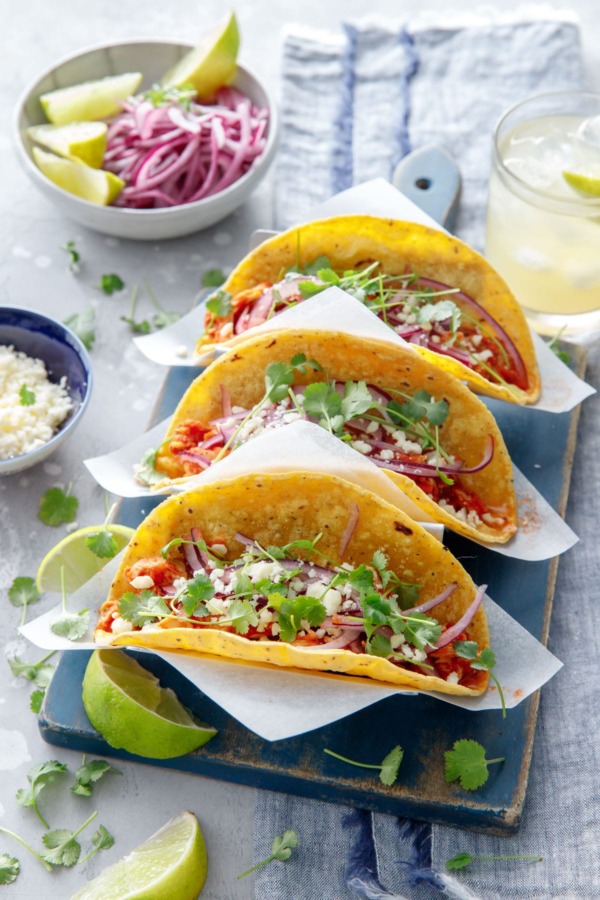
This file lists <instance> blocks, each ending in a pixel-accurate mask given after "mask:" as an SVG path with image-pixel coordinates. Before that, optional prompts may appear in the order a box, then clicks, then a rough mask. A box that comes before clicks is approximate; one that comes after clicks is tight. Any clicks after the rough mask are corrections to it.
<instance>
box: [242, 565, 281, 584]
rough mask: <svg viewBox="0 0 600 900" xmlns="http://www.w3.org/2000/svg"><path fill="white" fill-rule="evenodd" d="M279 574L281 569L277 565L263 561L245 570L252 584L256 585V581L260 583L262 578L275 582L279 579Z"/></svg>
mask: <svg viewBox="0 0 600 900" xmlns="http://www.w3.org/2000/svg"><path fill="white" fill-rule="evenodd" d="M281 572H282V567H281V566H280V565H279V563H275V562H267V560H263V559H261V560H259V561H258V562H255V563H252V565H251V566H248V568H247V569H246V575H247V576H248V578H249V579H250V581H252V582H253V583H254V584H256V582H257V581H262V579H263V578H270V579H271V580H275V579H276V578H279V577H280V575H281Z"/></svg>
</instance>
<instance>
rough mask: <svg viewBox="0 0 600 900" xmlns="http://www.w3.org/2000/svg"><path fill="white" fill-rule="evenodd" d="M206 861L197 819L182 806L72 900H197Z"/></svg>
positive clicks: (203, 880) (80, 890) (203, 877)
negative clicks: (173, 815) (181, 808)
mask: <svg viewBox="0 0 600 900" xmlns="http://www.w3.org/2000/svg"><path fill="white" fill-rule="evenodd" d="M207 864H208V862H207V855H206V845H205V843H204V837H203V835H202V831H201V829H200V825H199V824H198V820H197V818H196V816H195V815H194V814H193V813H191V812H188V811H187V810H183V811H182V812H181V813H179V815H178V816H175V818H173V819H171V821H170V822H167V824H166V825H164V826H163V827H162V828H160V829H159V830H158V831H157V832H156V833H155V834H153V835H152V836H151V837H149V838H148V839H147V840H146V841H144V842H143V843H142V844H140V845H139V846H138V847H136V848H135V850H132V852H131V853H129V854H128V855H127V856H126V857H125V858H124V859H121V860H119V861H118V862H116V863H114V864H113V865H112V866H108V867H107V868H106V869H104V870H103V871H102V872H100V874H99V875H98V876H97V877H96V878H94V879H93V880H92V881H90V882H89V884H86V885H85V886H84V887H82V888H80V889H79V890H78V891H77V892H76V893H75V894H73V895H72V897H71V898H70V900H109V898H110V900H149V898H151V900H196V897H197V896H198V894H199V893H200V891H201V890H202V888H203V886H204V882H205V880H206V870H207Z"/></svg>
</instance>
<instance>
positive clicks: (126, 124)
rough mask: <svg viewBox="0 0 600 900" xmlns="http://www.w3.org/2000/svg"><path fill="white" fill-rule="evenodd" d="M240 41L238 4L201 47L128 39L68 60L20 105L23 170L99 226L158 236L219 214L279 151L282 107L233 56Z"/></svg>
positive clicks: (198, 225) (246, 191) (187, 229)
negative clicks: (278, 133) (277, 143)
mask: <svg viewBox="0 0 600 900" xmlns="http://www.w3.org/2000/svg"><path fill="white" fill-rule="evenodd" d="M238 45H239V35H238V32H237V24H236V22H235V17H234V16H233V15H232V14H231V15H229V16H228V17H227V18H226V19H225V20H224V21H223V23H221V24H220V25H218V26H217V27H216V29H214V30H213V31H212V32H211V33H210V34H209V35H208V36H207V37H206V38H205V39H204V41H202V42H201V43H200V44H199V45H198V46H196V47H190V45H189V44H182V43H176V42H173V41H162V40H147V39H145V40H135V41H123V42H118V43H114V44H104V45H100V46H96V47H92V48H89V49H87V50H83V51H81V52H79V53H77V54H75V55H72V56H69V57H67V58H66V59H63V60H61V61H60V62H59V63H58V64H57V65H55V66H53V67H52V68H51V69H50V70H48V71H47V72H45V73H44V74H43V75H41V76H40V77H38V78H37V79H36V80H35V82H34V83H33V84H31V85H30V86H29V87H28V88H27V90H26V91H25V92H24V94H23V95H22V97H21V99H20V101H19V103H18V105H17V108H16V111H15V116H14V135H15V141H16V145H17V149H18V154H19V158H20V160H21V162H22V164H23V166H24V167H25V171H26V172H27V174H28V175H29V177H30V178H31V180H32V182H33V183H34V184H35V185H36V187H37V188H39V189H40V190H41V191H42V193H43V194H44V195H45V196H46V197H47V198H48V199H49V200H50V201H51V202H52V203H54V204H55V205H56V206H57V207H58V208H59V209H60V210H61V212H62V213H64V214H65V215H67V216H68V217H69V218H71V219H73V220H75V221H76V222H79V223H80V224H82V225H85V226H87V227H89V228H93V229H95V230H96V231H100V232H103V233H104V234H108V235H113V236H116V237H126V238H132V239H135V240H158V239H163V238H173V237H178V236H180V235H184V234H191V233H193V232H195V231H199V230H201V229H203V228H207V227H209V226H210V225H213V224H215V223H216V222H218V221H220V220H221V219H223V218H225V217H226V216H228V215H229V214H230V213H232V212H233V211H234V210H235V209H236V208H237V207H239V206H240V205H241V204H242V203H244V202H245V201H246V200H247V199H248V197H249V196H250V194H251V193H252V192H253V191H254V189H255V188H256V187H257V186H258V184H259V183H260V181H261V180H262V179H263V178H264V176H265V175H266V173H267V171H268V169H269V166H270V164H271V162H272V161H273V158H274V154H275V149H276V138H277V113H276V109H275V105H274V103H273V100H272V98H271V96H270V95H269V92H268V91H267V89H266V88H265V86H264V85H263V84H262V83H261V82H260V81H259V80H258V78H257V77H256V76H255V75H253V74H252V73H251V72H250V71H249V70H248V69H246V68H244V67H243V66H240V65H238V64H237V50H238ZM194 91H196V92H197V93H196V94H195V93H194ZM132 98H133V99H132ZM205 98H206V99H205ZM135 153H137V156H135V155H134V154H135Z"/></svg>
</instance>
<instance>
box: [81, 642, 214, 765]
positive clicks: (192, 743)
mask: <svg viewBox="0 0 600 900" xmlns="http://www.w3.org/2000/svg"><path fill="white" fill-rule="evenodd" d="M82 696H83V705H84V707H85V711H86V712H87V714H88V718H89V720H90V722H91V723H92V725H93V726H94V728H95V729H96V731H98V732H99V733H100V734H101V735H102V737H103V738H104V740H105V741H107V742H108V743H109V744H110V745H111V747H115V748H116V749H119V748H122V749H123V750H127V752H128V753H135V754H137V756H144V757H147V758H149V759H171V758H172V757H174V756H183V755H184V753H191V751H192V750H196V749H197V748H198V747H202V745H203V744H206V742H207V741H210V739H211V738H213V737H214V736H215V734H216V733H217V730H216V728H211V727H210V726H209V725H204V724H203V723H201V722H198V721H197V720H196V719H195V718H194V717H193V716H192V714H191V713H190V712H188V710H187V709H186V708H185V707H184V706H182V704H181V703H180V702H179V700H178V699H177V697H176V695H175V694H174V693H173V691H172V690H171V689H170V688H163V687H161V686H160V684H159V682H158V680H157V679H156V678H155V677H154V675H152V674H151V673H149V672H148V671H147V670H146V669H144V668H143V667H142V666H140V665H139V663H138V662H136V660H135V659H133V657H131V656H128V655H127V654H126V653H124V652H123V651H122V650H95V651H94V653H92V655H91V657H90V661H89V663H88V665H87V669H86V671H85V675H84V678H83V695H82Z"/></svg>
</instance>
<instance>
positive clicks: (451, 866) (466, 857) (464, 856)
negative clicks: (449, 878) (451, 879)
mask: <svg viewBox="0 0 600 900" xmlns="http://www.w3.org/2000/svg"><path fill="white" fill-rule="evenodd" d="M476 859H483V860H503V859H523V860H524V859H531V860H534V861H535V862H542V861H543V859H544V857H543V856H528V855H527V856H526V855H523V854H517V855H516V856H471V854H470V853H457V854H456V856H453V857H452V858H451V859H447V860H446V868H447V869H448V870H449V871H452V870H456V869H466V867H467V866H470V865H471V863H472V862H474V861H475V860H476Z"/></svg>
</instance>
